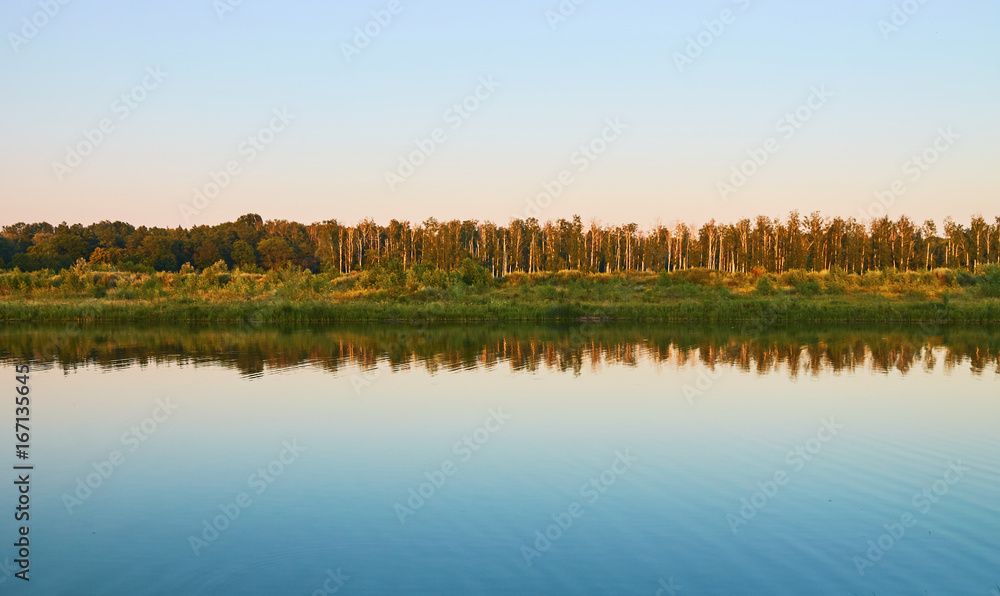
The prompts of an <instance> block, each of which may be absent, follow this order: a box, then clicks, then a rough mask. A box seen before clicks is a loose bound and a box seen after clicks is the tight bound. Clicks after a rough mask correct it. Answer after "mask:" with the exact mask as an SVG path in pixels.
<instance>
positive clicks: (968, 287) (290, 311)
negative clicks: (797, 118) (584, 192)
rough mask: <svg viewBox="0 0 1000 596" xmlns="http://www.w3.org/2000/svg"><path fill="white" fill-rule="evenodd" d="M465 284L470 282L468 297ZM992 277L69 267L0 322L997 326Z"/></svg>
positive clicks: (10, 307)
mask: <svg viewBox="0 0 1000 596" xmlns="http://www.w3.org/2000/svg"><path fill="white" fill-rule="evenodd" d="M463 279H475V280H477V281H476V282H475V283H472V284H468V283H465V282H464V281H463ZM998 288H1000V272H998V271H996V270H992V269H991V270H987V271H984V272H982V273H981V275H979V276H975V275H972V274H970V273H968V272H955V271H951V270H936V271H933V272H923V273H914V272H903V273H900V272H895V271H884V272H879V273H867V274H864V275H848V274H844V273H842V272H836V271H834V272H818V273H816V272H804V271H792V272H787V273H784V274H781V275H751V274H722V273H719V272H717V271H709V270H705V269H696V270H689V271H681V272H675V273H672V274H667V273H660V274H653V273H630V274H615V275H611V274H586V273H581V272H576V271H565V272H557V273H538V274H531V275H528V274H511V275H508V276H506V277H504V278H501V279H497V280H494V279H493V278H492V277H490V276H480V277H477V276H475V275H473V276H472V277H471V278H470V276H469V274H468V272H466V273H465V274H460V273H458V272H454V273H447V272H443V271H438V270H430V269H428V270H424V271H421V272H418V271H414V270H410V271H406V272H403V271H380V270H372V271H365V272H361V273H351V274H348V275H337V274H314V273H311V272H309V271H303V270H297V269H285V270H281V271H270V272H267V273H263V274H262V273H249V272H241V271H239V270H235V271H229V270H226V269H224V268H219V269H217V268H210V269H206V270H205V271H203V272H200V273H198V272H194V271H193V270H186V271H181V272H179V273H154V274H144V273H132V272H121V271H115V270H113V269H109V268H101V267H97V268H91V267H89V266H78V267H74V268H72V269H64V270H62V271H59V272H53V271H42V272H35V273H23V272H19V271H13V272H2V273H0V320H4V321H35V322H45V321H90V322H116V323H127V322H132V323H135V322H155V323H164V322H174V321H190V322H233V321H266V322H352V321H354V322H366V321H380V322H384V321H390V322H392V321H414V320H433V321H456V322H467V321H536V322H537V321H572V320H611V321H649V322H705V323H708V322H711V323H722V322H736V321H759V320H768V321H782V322H800V323H804V322H920V321H936V322H955V323H994V322H1000V291H997V289H998Z"/></svg>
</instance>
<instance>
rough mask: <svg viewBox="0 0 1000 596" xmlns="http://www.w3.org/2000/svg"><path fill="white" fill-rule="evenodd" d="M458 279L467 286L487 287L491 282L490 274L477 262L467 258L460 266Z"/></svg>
mask: <svg viewBox="0 0 1000 596" xmlns="http://www.w3.org/2000/svg"><path fill="white" fill-rule="evenodd" d="M458 277H459V279H461V280H462V283H464V284H466V285H470V286H475V285H486V284H487V283H488V282H489V280H490V273H489V272H488V271H487V270H486V268H485V267H483V266H482V265H480V264H479V263H477V262H476V261H474V260H472V259H471V258H466V259H465V260H464V261H462V264H461V265H459V266H458Z"/></svg>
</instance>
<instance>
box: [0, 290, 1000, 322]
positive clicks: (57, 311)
mask: <svg viewBox="0 0 1000 596" xmlns="http://www.w3.org/2000/svg"><path fill="white" fill-rule="evenodd" d="M0 320H3V321H6V322H14V321H30V322H62V321H78V322H105V323H144V322H149V323H169V322H216V323H222V322H240V321H259V322H271V323H274V322H297V323H304V322H317V323H319V322H324V323H337V322H388V323H392V322H407V321H442V322H443V321H451V322H492V321H495V322H517V321H525V322H545V321H563V322H566V321H619V322H678V323H680V322H686V323H691V322H706V323H709V322H710V323H724V322H744V323H746V322H750V323H754V322H759V323H762V324H771V323H778V322H788V323H818V322H831V323H834V322H849V323H861V322H870V323H892V322H898V323H916V322H927V321H930V322H936V323H967V324H968V323H1000V300H997V299H980V300H950V301H947V302H945V301H938V300H927V299H925V300H914V299H905V298H900V299H892V298H885V297H881V296H857V297H849V298H844V297H839V298H833V297H826V296H819V297H795V296H777V297H766V298H762V297H733V298H714V299H696V298H686V299H668V300H664V301H657V302H649V303H641V302H639V303H635V302H633V303H621V304H615V303H595V302H590V303H588V302H549V301H546V302H537V303H522V302H515V301H509V300H483V301H461V302H458V301H436V302H426V303H414V302H399V301H392V300H384V301H349V302H333V301H322V300H314V299H305V300H287V299H272V300H247V301H227V302H212V301H206V300H190V299H170V298H166V299H155V300H129V301H120V300H110V299H93V298H91V299H78V300H52V301H32V300H15V301H3V302H0Z"/></svg>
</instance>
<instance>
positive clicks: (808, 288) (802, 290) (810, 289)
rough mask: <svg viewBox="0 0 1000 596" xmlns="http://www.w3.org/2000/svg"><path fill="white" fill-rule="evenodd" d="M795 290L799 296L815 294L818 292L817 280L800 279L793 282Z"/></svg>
mask: <svg viewBox="0 0 1000 596" xmlns="http://www.w3.org/2000/svg"><path fill="white" fill-rule="evenodd" d="M794 286H795V291H796V292H797V293H798V294H799V296H815V295H816V294H819V292H820V287H819V282H817V281H813V280H811V279H810V280H802V281H796V282H795V283H794Z"/></svg>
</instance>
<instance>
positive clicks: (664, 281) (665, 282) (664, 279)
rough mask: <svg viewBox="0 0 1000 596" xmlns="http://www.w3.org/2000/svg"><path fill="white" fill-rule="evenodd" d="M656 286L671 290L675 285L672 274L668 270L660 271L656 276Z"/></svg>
mask: <svg viewBox="0 0 1000 596" xmlns="http://www.w3.org/2000/svg"><path fill="white" fill-rule="evenodd" d="M656 285H658V286H660V287H661V288H669V287H670V286H672V285H674V278H673V277H671V275H670V272H669V271H667V270H666V269H663V270H662V271H660V274H659V275H657V276H656Z"/></svg>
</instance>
